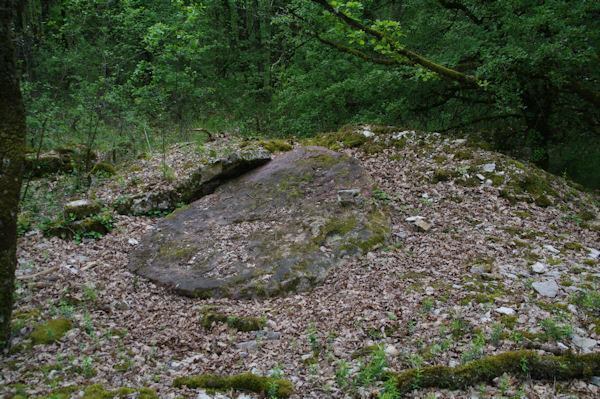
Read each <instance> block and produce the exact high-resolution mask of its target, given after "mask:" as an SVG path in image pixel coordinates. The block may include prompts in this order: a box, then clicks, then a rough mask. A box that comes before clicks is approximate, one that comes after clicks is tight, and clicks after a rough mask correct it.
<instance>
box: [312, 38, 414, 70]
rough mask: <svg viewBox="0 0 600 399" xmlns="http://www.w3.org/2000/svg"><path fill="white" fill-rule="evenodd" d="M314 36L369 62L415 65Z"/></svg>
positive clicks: (330, 45)
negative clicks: (372, 54) (374, 55)
mask: <svg viewBox="0 0 600 399" xmlns="http://www.w3.org/2000/svg"><path fill="white" fill-rule="evenodd" d="M312 36H314V37H315V38H316V39H317V40H318V41H320V42H321V43H323V44H326V45H328V46H329V47H333V48H335V49H336V50H339V51H341V52H343V53H347V54H351V55H353V56H355V57H359V58H362V59H363V60H367V61H369V62H372V63H374V64H380V65H387V66H389V65H400V64H403V65H414V63H410V62H408V60H407V62H404V63H403V62H400V61H399V60H396V59H394V58H380V57H371V56H370V55H368V54H367V53H365V52H364V51H360V50H357V49H354V48H351V47H348V46H344V45H343V44H340V43H336V42H332V41H331V40H327V39H325V38H323V37H321V36H319V35H312Z"/></svg>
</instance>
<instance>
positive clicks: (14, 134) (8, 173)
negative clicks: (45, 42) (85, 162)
mask: <svg viewBox="0 0 600 399" xmlns="http://www.w3.org/2000/svg"><path fill="white" fill-rule="evenodd" d="M21 6H22V2H21V1H19V0H0V348H2V347H5V346H8V343H9V338H10V316H11V313H12V306H13V292H14V279H15V267H16V263H17V257H16V246H17V212H18V205H19V194H20V190H21V181H22V177H23V160H24V154H25V131H26V127H25V107H24V106H23V99H22V97H21V91H20V89H19V80H18V77H17V69H16V63H15V52H14V47H13V43H12V37H11V36H12V35H11V32H12V29H11V25H12V22H13V15H14V13H15V12H16V10H18V9H20V7H21Z"/></svg>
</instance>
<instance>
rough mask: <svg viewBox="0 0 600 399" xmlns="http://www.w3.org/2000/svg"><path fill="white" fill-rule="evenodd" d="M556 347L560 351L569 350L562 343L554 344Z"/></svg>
mask: <svg viewBox="0 0 600 399" xmlns="http://www.w3.org/2000/svg"><path fill="white" fill-rule="evenodd" d="M556 346H558V347H559V348H560V349H562V350H567V349H569V347H568V346H567V345H565V344H563V343H562V342H557V343H556Z"/></svg>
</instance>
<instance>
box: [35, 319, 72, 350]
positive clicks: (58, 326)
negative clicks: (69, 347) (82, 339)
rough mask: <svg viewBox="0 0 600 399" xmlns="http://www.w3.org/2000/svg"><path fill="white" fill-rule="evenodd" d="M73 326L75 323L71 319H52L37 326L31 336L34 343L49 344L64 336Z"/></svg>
mask: <svg viewBox="0 0 600 399" xmlns="http://www.w3.org/2000/svg"><path fill="white" fill-rule="evenodd" d="M72 328H73V323H71V320H69V319H65V318H60V319H52V320H48V321H47V322H45V323H44V324H41V325H39V326H37V327H36V328H35V329H34V330H33V332H32V333H31V338H32V340H33V344H34V345H49V344H52V343H53V342H54V341H56V340H58V339H60V338H62V337H63V336H64V335H65V334H66V333H67V331H69V330H70V329H72Z"/></svg>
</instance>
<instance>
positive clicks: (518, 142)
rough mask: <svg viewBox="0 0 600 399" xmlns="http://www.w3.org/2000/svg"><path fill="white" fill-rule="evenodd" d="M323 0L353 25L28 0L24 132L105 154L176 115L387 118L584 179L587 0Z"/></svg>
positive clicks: (21, 29) (174, 126)
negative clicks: (458, 134)
mask: <svg viewBox="0 0 600 399" xmlns="http://www.w3.org/2000/svg"><path fill="white" fill-rule="evenodd" d="M330 4H332V5H334V7H336V9H337V10H340V11H342V12H344V13H346V14H348V15H350V16H351V17H352V18H355V19H356V20H357V21H359V22H360V23H362V24H363V25H364V27H365V29H354V28H352V27H350V26H349V25H347V24H346V23H344V22H342V21H341V20H340V19H338V18H336V17H335V16H334V15H333V14H332V13H331V12H329V11H326V10H324V9H323V8H322V7H319V6H318V5H317V4H315V2H314V1H309V0H299V1H295V2H275V3H273V2H267V1H264V0H255V1H249V0H236V1H217V0H207V1H203V2H189V1H172V2H165V1H160V0H149V1H141V0H131V1H120V2H115V1H111V2H106V1H99V0H93V1H85V2H82V1H75V0H68V1H63V2H49V3H48V6H47V7H41V9H42V12H39V10H38V8H39V4H38V3H37V2H28V3H27V5H26V10H25V12H23V13H22V19H23V20H22V21H19V23H16V24H15V33H16V36H17V40H15V43H17V45H18V46H19V48H18V54H19V56H20V60H19V61H20V62H19V66H20V69H21V74H22V78H23V79H22V80H23V84H22V88H23V93H24V99H25V102H26V108H27V112H28V115H27V120H28V129H29V133H30V140H31V142H30V143H29V145H30V147H32V148H33V149H37V148H42V149H49V148H54V147H56V146H57V145H59V144H64V143H65V142H66V141H69V140H73V141H76V142H79V143H82V144H84V145H86V146H87V148H95V147H96V146H100V147H103V148H105V149H107V150H111V156H112V157H114V158H118V157H119V154H122V153H128V152H132V153H133V154H131V155H135V151H139V150H142V149H143V150H144V151H145V150H149V149H150V147H152V146H155V147H156V146H157V143H158V145H160V143H163V144H164V142H165V141H169V140H173V139H175V138H183V139H185V140H195V139H197V137H194V136H192V135H191V133H190V131H189V129H190V128H192V127H203V128H206V129H207V130H209V131H211V132H218V131H221V130H226V131H228V132H238V133H241V134H244V135H255V134H257V133H262V134H267V135H269V136H274V137H275V136H277V137H281V136H285V135H290V134H294V135H297V136H300V137H308V136H311V135H312V134H313V133H315V132H318V131H331V130H334V129H336V128H337V127H338V126H340V125H343V124H345V123H358V122H369V123H382V124H392V125H399V124H402V125H410V126H413V127H415V128H420V129H424V130H438V131H460V130H463V129H464V130H468V131H481V132H482V133H481V136H482V137H480V138H478V140H477V141H481V139H485V140H487V141H491V142H493V143H494V144H495V146H496V147H497V148H499V149H501V150H505V151H512V152H514V153H516V154H518V155H520V156H522V157H524V158H528V159H530V160H533V161H535V162H537V163H538V164H539V165H541V166H543V167H545V168H549V169H550V170H551V171H553V172H555V173H562V172H566V173H567V174H568V175H569V176H570V177H572V178H574V179H576V180H577V181H580V182H583V183H585V184H586V185H589V186H593V187H598V186H600V175H599V174H598V171H599V170H600V150H599V148H600V146H599V145H598V144H600V134H599V131H600V124H599V123H598V120H599V119H600V118H599V114H598V112H599V111H598V110H599V107H598V101H599V100H598V87H599V84H600V83H599V82H600V71H599V69H598V68H597V63H598V54H599V53H600V51H599V48H598V47H599V45H598V43H600V40H598V39H599V38H600V22H599V21H600V18H595V17H597V16H598V15H599V13H600V5H598V2H596V1H578V2H571V1H567V0H554V1H548V2H541V1H529V0H515V1H511V2H508V3H503V2H476V1H473V0H461V1H460V2H459V3H456V2H442V1H426V2H423V1H420V0H408V1H402V2H388V1H382V0H375V1H331V2H330ZM456 4H460V5H461V6H459V7H456V6H455V5H456ZM453 5H454V6H453ZM371 29H373V30H375V31H377V32H380V34H381V35H380V37H377V36H373V35H370V34H369V33H368V30H371ZM307 33H308V34H307ZM315 35H318V36H319V37H320V38H321V39H322V40H324V41H327V42H329V43H335V44H337V45H338V47H335V46H333V47H332V46H329V47H328V46H325V45H324V44H323V42H320V41H319V40H317V39H315ZM381 37H384V39H382V38H381ZM340 46H345V47H346V48H352V49H353V50H354V53H353V54H354V55H352V54H350V53H348V52H340V51H339V50H340ZM404 49H407V50H418V51H421V52H423V54H420V55H422V56H424V57H426V58H427V59H428V60H431V61H432V62H433V63H435V64H437V65H439V66H441V67H444V68H449V69H447V70H448V71H453V73H455V75H457V76H467V75H468V76H470V77H472V80H473V81H475V82H477V83H476V84H471V85H457V84H456V82H453V81H451V80H450V79H446V78H442V77H441V76H440V75H439V74H438V73H437V72H435V71H434V70H432V69H431V67H430V66H428V65H427V64H426V63H425V64H424V63H420V64H419V63H416V64H415V63H414V62H413V61H412V60H409V59H408V58H407V56H406V54H404V53H402V52H401V51H399V50H404ZM356 54H362V55H364V57H362V58H358V57H356ZM365 58H367V59H370V60H373V61H375V62H373V63H371V62H367V61H366V60H365ZM122 144H126V146H122ZM349 144H352V143H349ZM352 145H353V144H352ZM463 155H464V156H466V158H468V157H469V154H468V153H467V152H464V151H463V154H462V155H460V156H463ZM466 158H464V159H466ZM113 161H114V159H113ZM80 169H83V170H84V171H87V165H86V167H85V168H80ZM165 177H168V176H165Z"/></svg>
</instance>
